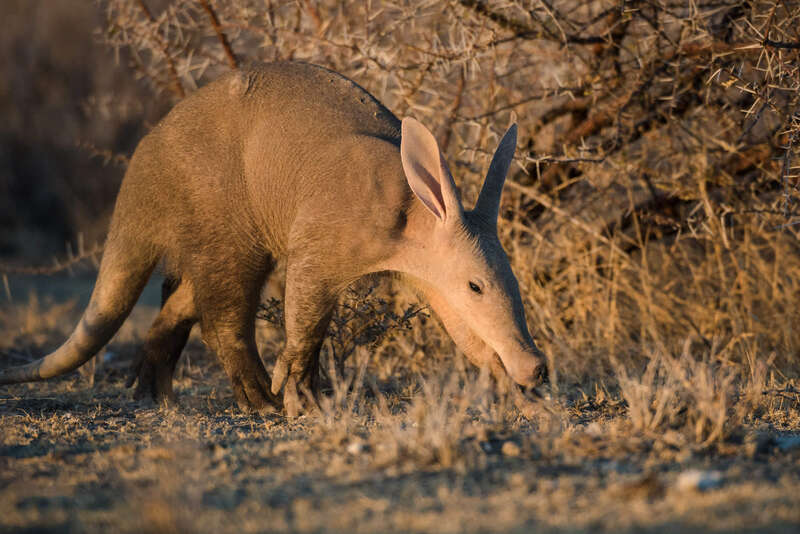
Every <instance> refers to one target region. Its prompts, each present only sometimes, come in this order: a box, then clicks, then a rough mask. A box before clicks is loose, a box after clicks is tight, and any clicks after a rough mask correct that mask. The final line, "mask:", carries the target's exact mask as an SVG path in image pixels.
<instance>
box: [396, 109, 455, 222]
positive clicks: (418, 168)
mask: <svg viewBox="0 0 800 534" xmlns="http://www.w3.org/2000/svg"><path fill="white" fill-rule="evenodd" d="M400 157H401V159H402V162H403V172H405V175H406V180H408V185H409V186H410V187H411V190H412V191H413V192H414V194H415V195H416V196H417V198H418V199H419V200H420V201H421V202H422V203H423V204H424V205H425V207H427V208H428V209H429V210H430V211H431V213H433V214H434V215H435V216H436V217H438V218H439V220H440V221H443V222H444V221H446V220H447V219H448V218H450V217H453V216H455V215H457V214H458V213H459V212H460V211H461V201H460V200H459V199H458V195H457V193H456V185H455V183H454V182H453V177H452V175H451V174H450V170H449V169H448V168H447V163H446V162H445V160H444V156H443V155H442V153H441V151H440V150H439V145H438V144H436V139H435V138H434V137H433V134H432V133H431V132H430V131H429V130H428V129H427V128H426V127H425V126H423V125H422V123H420V122H419V121H418V120H416V119H412V118H411V117H406V118H405V119H403V126H402V132H401V138H400Z"/></svg>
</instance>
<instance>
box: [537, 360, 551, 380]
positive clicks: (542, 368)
mask: <svg viewBox="0 0 800 534" xmlns="http://www.w3.org/2000/svg"><path fill="white" fill-rule="evenodd" d="M533 379H534V381H535V382H536V384H538V385H541V384H545V383H547V382H549V381H550V377H549V375H548V373H547V364H546V363H540V364H539V365H537V366H536V369H534V370H533Z"/></svg>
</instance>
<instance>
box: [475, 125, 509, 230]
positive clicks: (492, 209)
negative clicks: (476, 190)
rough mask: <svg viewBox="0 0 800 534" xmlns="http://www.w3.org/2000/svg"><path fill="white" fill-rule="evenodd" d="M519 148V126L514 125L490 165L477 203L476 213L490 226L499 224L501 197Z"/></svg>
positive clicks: (504, 137) (498, 147) (502, 140)
mask: <svg viewBox="0 0 800 534" xmlns="http://www.w3.org/2000/svg"><path fill="white" fill-rule="evenodd" d="M516 148H517V125H516V124H512V125H511V127H510V128H509V129H508V131H507V132H506V134H505V135H504V136H503V138H502V139H501V140H500V144H499V145H498V146H497V150H496V151H495V153H494V157H492V162H491V163H490V164H489V172H488V173H486V179H485V180H484V181H483V187H482V188H481V193H480V195H478V201H477V202H476V203H475V209H474V210H473V211H474V212H476V213H479V214H480V215H481V216H482V217H483V218H484V220H486V221H488V222H489V223H490V224H495V225H496V224H497V216H498V214H499V212H500V195H501V194H502V193H503V184H504V183H505V181H506V174H508V167H509V166H510V165H511V160H513V159H514V150H515V149H516Z"/></svg>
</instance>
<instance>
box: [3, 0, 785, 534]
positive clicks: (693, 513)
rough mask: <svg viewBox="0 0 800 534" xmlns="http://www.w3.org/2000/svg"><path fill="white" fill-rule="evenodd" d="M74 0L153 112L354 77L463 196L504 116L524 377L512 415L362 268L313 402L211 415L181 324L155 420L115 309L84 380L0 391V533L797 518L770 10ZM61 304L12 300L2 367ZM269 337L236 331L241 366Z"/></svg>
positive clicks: (721, 527)
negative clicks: (412, 131)
mask: <svg viewBox="0 0 800 534" xmlns="http://www.w3.org/2000/svg"><path fill="white" fill-rule="evenodd" d="M100 6H101V7H102V8H103V9H104V13H105V14H106V18H107V26H106V27H105V28H103V29H102V30H101V31H100V34H99V35H100V37H101V38H102V39H103V40H104V41H106V42H107V43H108V44H110V45H111V46H112V47H115V48H116V49H117V50H118V51H119V53H120V57H121V58H122V59H123V60H124V62H125V64H126V65H127V66H129V67H131V72H133V73H134V75H135V76H136V77H138V78H139V79H141V80H144V81H145V82H147V84H148V85H149V87H150V88H152V89H153V91H154V95H155V100H158V101H159V102H161V103H162V104H163V102H164V101H165V100H170V99H177V98H179V97H180V96H181V95H184V94H187V93H189V92H191V91H192V90H194V89H195V88H196V87H197V86H198V85H199V84H202V83H204V82H205V81H206V80H208V79H211V78H214V77H215V76H217V75H218V74H219V73H221V72H224V71H225V70H227V69H229V68H231V67H232V65H236V64H244V63H246V62H248V61H256V60H273V59H301V60H308V61H313V62H316V63H320V64H323V65H326V66H328V67H331V68H333V69H335V70H338V71H340V72H343V73H344V74H346V75H349V76H351V77H353V78H354V79H356V80H357V81H358V82H359V83H361V84H362V85H364V86H365V87H366V88H368V89H369V90H370V91H371V92H373V93H374V94H375V95H376V96H377V97H378V98H379V99H380V100H382V101H383V102H384V103H386V104H387V106H388V107H389V108H390V109H392V110H393V111H394V112H395V113H397V114H398V115H401V116H402V115H409V114H410V115H415V116H417V117H419V118H420V119H421V120H423V122H425V123H426V124H428V125H429V126H431V128H432V129H433V130H434V131H435V132H436V133H437V137H438V138H439V141H440V143H441V144H442V146H443V147H444V149H445V151H446V152H447V155H448V158H449V161H450V162H451V163H452V166H453V168H454V173H455V174H456V175H457V180H459V182H460V185H461V189H462V192H463V195H464V197H465V199H466V202H465V203H466V204H467V205H469V203H470V200H471V199H473V198H474V197H475V194H476V192H477V184H479V183H480V179H481V175H482V172H483V171H484V170H485V168H486V167H487V166H488V155H489V153H490V151H491V149H492V148H493V146H494V144H495V143H496V142H497V134H498V133H501V132H502V131H504V129H505V126H506V125H507V124H508V123H509V122H510V121H511V120H515V121H517V122H518V123H519V125H520V142H519V146H518V152H517V156H518V159H517V166H516V167H515V168H514V169H513V172H512V174H511V175H510V177H509V183H508V186H507V189H506V193H505V195H504V206H503V210H502V211H503V213H502V220H501V221H500V232H501V239H502V240H503V243H504V245H505V247H506V249H507V251H508V252H509V255H510V257H511V259H512V264H513V268H514V271H515V273H516V274H517V277H518V278H519V280H520V285H521V286H522V290H523V297H524V299H525V304H526V308H527V312H528V319H529V323H530V325H531V327H532V331H533V332H535V333H536V337H537V341H538V343H539V345H540V346H541V348H542V349H543V350H544V352H545V353H546V354H547V355H548V357H549V359H550V368H551V374H552V383H551V386H550V391H549V393H548V398H546V399H545V400H544V401H542V402H540V403H538V405H537V407H536V409H534V410H532V411H529V412H526V413H524V414H523V413H521V412H520V411H519V410H518V409H517V408H516V407H515V406H516V402H515V401H517V400H518V399H515V397H514V395H515V393H513V392H503V391H502V390H501V389H502V388H496V387H495V386H494V385H493V384H492V383H491V381H490V380H489V379H488V378H487V377H486V376H483V375H481V374H480V373H479V372H478V371H476V370H474V369H471V368H468V366H467V365H466V364H465V362H464V359H463V358H462V357H461V356H460V355H458V354H457V351H456V350H455V349H454V348H453V346H452V344H451V343H450V341H449V340H448V339H447V337H446V335H445V334H444V333H443V331H442V330H441V329H440V328H438V326H437V324H436V321H435V319H433V318H428V317H425V313H421V314H418V313H416V312H417V311H418V308H417V303H416V302H415V301H414V300H413V299H411V298H410V297H408V296H407V295H405V294H404V293H403V292H402V290H401V289H400V288H396V287H393V286H392V285H391V284H386V285H382V286H381V287H379V288H378V289H376V290H375V291H374V292H371V293H370V292H369V290H364V289H363V288H362V289H360V290H358V291H360V292H356V293H354V294H351V295H348V296H346V298H345V299H344V300H343V303H342V306H341V307H340V309H339V312H338V315H337V320H336V321H334V323H333V325H332V329H331V335H330V337H329V340H328V341H327V342H326V344H325V346H324V348H323V354H322V361H323V373H322V375H321V378H322V379H323V381H324V382H325V390H326V395H325V396H323V397H322V398H321V399H319V409H318V411H317V412H316V413H314V414H310V415H307V416H304V417H303V418H301V419H299V420H297V421H287V420H284V419H282V418H280V417H277V416H276V417H273V418H267V419H259V418H250V417H245V416H242V415H239V414H238V413H237V412H236V411H235V410H234V402H233V399H232V397H231V394H230V391H229V388H228V384H227V383H226V381H225V380H224V378H223V376H222V374H221V372H220V370H219V369H218V367H217V365H216V364H215V363H214V362H213V361H212V360H211V358H210V357H209V355H208V354H207V353H206V352H205V351H204V349H203V348H202V347H201V346H200V345H199V344H198V342H197V341H196V340H194V341H193V342H191V343H190V347H189V349H188V351H187V354H186V356H185V358H184V359H183V360H182V363H181V364H180V365H179V369H178V373H177V384H176V389H177V390H178V392H179V395H180V397H181V400H182V404H181V407H180V408H179V409H177V410H175V411H164V410H160V409H157V408H153V407H148V406H140V405H138V404H136V403H134V402H132V401H131V400H130V394H129V392H127V391H124V390H123V388H122V383H123V381H124V380H123V379H124V377H123V374H124V371H125V365H126V364H127V363H128V361H129V360H130V358H131V356H132V354H133V351H134V350H135V342H136V341H137V339H138V338H139V337H140V336H141V335H142V333H143V331H144V328H146V316H147V314H148V312H147V311H140V312H138V313H139V314H140V316H139V317H138V318H136V317H134V319H133V320H132V321H131V322H130V323H128V325H127V326H126V331H125V332H124V333H123V334H122V336H120V337H119V338H118V339H117V340H116V341H115V342H114V343H113V344H112V346H111V351H112V352H113V353H114V354H115V355H116V356H115V357H114V358H109V359H107V360H106V359H103V360H99V361H98V363H97V369H95V370H94V372H93V373H89V376H82V377H77V376H73V377H67V378H64V379H61V380H57V381H53V382H49V383H46V384H36V385H21V386H17V387H13V388H8V390H5V391H4V392H3V397H2V401H0V402H2V404H0V420H2V428H3V434H2V445H1V446H2V449H1V450H2V453H1V454H0V463H2V469H1V470H0V488H3V489H0V503H2V504H0V517H2V519H0V524H2V525H3V526H8V527H20V528H22V527H32V528H39V527H42V528H44V527H48V528H53V529H56V530H69V529H74V530H81V531H82V530H86V531H99V530H109V529H111V530H115V531H116V530H120V531H142V530H146V531H158V532H167V531H178V532H181V531H200V532H206V531H209V532H210V531H213V532H217V531H220V532H227V531H237V532H256V531H264V530H269V531H310V532H314V531H348V532H351V531H358V532H387V531H398V532H399V531H420V532H421V531H430V532H485V531H504V532H528V531H531V530H535V531H542V532H546V531H574V532H584V531H585V532H588V531H598V530H604V531H614V532H617V531H642V530H645V531H675V530H682V531H684V530H685V531H698V532H700V531H704V532H705V531H708V530H715V531H754V532H755V531H758V532H771V531H774V532H783V531H786V532H793V531H795V530H796V529H797V528H798V525H800V515H798V510H800V497H798V496H800V441H799V440H800V438H798V434H800V359H799V358H798V355H799V354H800V330H798V329H797V328H796V325H797V324H800V314H799V313H798V306H797V303H798V302H800V239H798V238H800V235H798V232H800V225H797V224H796V222H797V212H796V209H797V201H798V189H797V168H798V167H797V165H798V164H797V161H798V160H797V152H798V140H800V133H798V131H799V130H798V128H800V122H798V118H797V117H798V115H797V114H798V109H800V108H798V105H799V103H800V70H799V69H798V65H800V48H798V46H797V42H798V38H799V37H798V34H797V28H798V27H799V26H798V17H800V6H798V4H797V3H796V2H786V1H776V2H737V1H731V2H694V3H689V4H683V3H673V2H665V1H656V2H626V3H625V4H624V5H623V6H620V5H618V4H615V3H613V2H604V1H597V2H571V1H564V2H561V1H558V2H540V1H531V2H527V1H520V2H510V1H509V2H482V1H472V0H460V1H447V2H410V3H409V2H394V1H389V0H386V1H373V2H362V3H340V2H333V1H330V2H328V1H321V2H308V1H294V0H292V1H270V2H266V3H263V2H249V1H246V0H236V1H232V2H213V1H210V2H193V1H188V0H172V1H167V0H165V1H163V2H155V1H153V2H149V1H144V2H142V1H138V0H136V1H128V0H108V1H103V2H100ZM11 282H12V285H13V283H15V279H14V278H11ZM365 291H366V293H365ZM389 297H391V298H389ZM266 303H267V306H266V307H265V309H264V317H265V318H267V319H269V320H270V321H271V322H272V323H278V324H279V323H280V314H279V313H276V308H275V306H274V302H273V303H272V304H273V305H272V306H270V305H269V304H270V301H269V300H267V301H266ZM151 311H152V310H151ZM77 312H78V310H77V309H76V308H75V307H74V306H73V307H70V306H68V305H64V304H55V305H51V304H48V305H46V306H42V305H41V304H40V303H39V302H38V301H37V300H30V301H27V302H26V301H24V300H22V299H19V297H15V300H14V301H13V302H11V303H9V304H8V305H5V306H4V307H2V308H0V332H2V334H3V337H2V338H1V339H2V342H0V353H1V354H2V358H0V365H3V366H5V365H11V364H13V363H17V362H18V361H20V360H25V359H29V358H30V357H32V356H33V355H35V354H40V353H41V352H42V351H44V350H47V349H48V348H52V347H53V346H55V345H57V344H58V343H60V342H61V341H62V340H63V336H64V335H65V334H66V333H67V332H68V330H69V328H70V327H71V325H72V324H74V322H75V320H76V313H77ZM281 342H282V334H281V333H280V330H279V329H276V328H275V327H274V325H271V324H269V323H268V322H263V323H262V328H261V329H260V331H259V344H260V347H261V351H262V355H263V357H264V360H265V362H266V364H267V366H268V367H269V366H271V365H272V359H273V356H274V354H276V352H277V350H278V349H279V347H280V344H281ZM95 375H96V377H97V382H98V383H97V384H96V385H95V387H94V388H89V387H87V384H88V381H89V378H90V377H93V376H95Z"/></svg>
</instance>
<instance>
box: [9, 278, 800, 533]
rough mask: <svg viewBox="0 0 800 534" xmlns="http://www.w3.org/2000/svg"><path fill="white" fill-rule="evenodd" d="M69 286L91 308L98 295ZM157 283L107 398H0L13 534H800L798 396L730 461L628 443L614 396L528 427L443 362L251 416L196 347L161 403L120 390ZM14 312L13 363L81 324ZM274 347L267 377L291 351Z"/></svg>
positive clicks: (691, 449) (373, 376)
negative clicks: (316, 406) (310, 410)
mask: <svg viewBox="0 0 800 534" xmlns="http://www.w3.org/2000/svg"><path fill="white" fill-rule="evenodd" d="M71 283H72V284H73V286H72V287H73V288H76V289H78V291H76V293H77V294H78V295H79V298H81V297H80V295H82V294H84V293H85V291H84V290H87V291H88V288H89V287H90V285H91V284H90V283H89V284H88V285H86V284H84V286H85V287H84V286H81V284H82V282H79V283H77V286H81V287H76V285H75V283H74V280H73V282H71ZM66 284H67V285H69V284H70V282H66ZM34 285H35V284H34ZM57 286H58V284H55V285H52V286H51V287H57ZM20 289H21V286H20V285H17V286H15V287H13V288H12V291H13V293H14V294H16V295H21V294H26V292H24V291H20ZM157 289H158V288H157V284H155V285H153V286H152V287H151V288H149V289H148V296H146V298H145V301H144V305H142V306H139V307H138V308H137V310H136V311H135V313H134V315H133V316H132V319H131V320H130V321H129V322H128V323H127V324H126V326H125V328H124V329H123V331H122V332H121V333H120V335H119V336H118V337H117V339H116V340H115V341H114V342H112V344H111V345H110V346H109V349H108V351H107V352H104V353H103V355H101V358H102V359H100V360H98V362H97V364H96V369H95V373H94V384H93V385H92V384H91V375H90V374H88V373H86V372H84V373H82V374H81V373H74V374H72V375H69V376H66V377H63V378H60V379H56V380H52V381H49V382H46V383H37V384H23V385H18V386H13V387H4V388H2V389H0V428H1V429H2V432H1V433H0V530H2V531H4V532H47V531H52V532H290V531H295V532H443V533H444V532H453V533H456V532H520V533H522V532H598V531H606V532H678V531H680V532H708V531H713V532H798V531H799V530H798V529H800V437H798V431H800V421H798V418H797V413H798V411H797V406H796V404H797V403H796V401H794V404H792V401H791V400H787V401H786V403H784V404H779V405H776V407H775V410H773V411H772V412H770V413H768V414H762V415H759V416H754V417H753V419H752V421H751V422H750V423H749V424H748V425H747V427H745V428H743V430H742V431H741V432H739V433H736V434H735V435H732V436H730V437H729V438H728V439H726V440H725V441H724V442H721V443H719V444H718V445H717V446H715V447H712V448H708V447H705V448H702V447H697V446H693V445H692V444H690V443H689V444H681V443H679V442H675V441H674V440H673V442H672V444H670V440H668V439H660V438H659V437H658V436H648V435H646V434H642V433H641V432H634V431H631V430H630V425H629V423H628V421H627V417H626V415H625V410H624V407H623V406H622V405H621V404H620V403H619V402H616V401H612V400H608V399H601V398H599V397H595V398H588V399H584V400H580V399H579V398H578V399H576V398H574V397H569V398H568V397H567V396H564V397H563V398H562V399H561V400H559V398H554V400H553V403H554V405H555V404H558V406H559V407H558V409H557V410H555V411H553V410H552V409H551V410H547V409H544V408H543V409H542V411H541V414H540V416H538V417H533V418H525V417H522V416H521V415H520V414H519V412H518V411H517V410H516V409H515V408H514V407H513V406H510V405H508V403H507V402H506V401H505V400H504V399H503V398H501V397H497V396H496V395H493V394H492V393H491V392H487V391H486V390H484V389H481V388H480V384H479V382H480V379H479V378H475V373H470V372H468V371H466V372H465V371H464V370H463V366H462V365H461V364H460V363H459V362H457V361H453V359H452V357H445V358H443V360H442V361H444V362H445V363H447V362H449V363H448V364H447V365H445V366H444V367H445V369H441V370H440V372H438V373H437V372H434V373H433V374H427V375H423V376H417V377H416V378H413V379H407V378H405V377H403V378H401V379H397V380H391V379H389V378H387V377H386V376H381V373H380V372H379V371H374V372H373V369H374V368H375V367H376V366H375V365H373V364H370V366H368V371H367V374H366V375H365V376H366V378H365V382H369V383H371V384H372V386H371V387H361V388H360V389H359V388H356V391H351V392H349V393H348V392H345V393H344V394H343V395H340V396H337V394H336V393H335V392H334V393H331V394H330V395H329V396H332V397H335V400H336V402H335V403H329V405H328V408H325V409H323V410H322V412H321V413H320V412H318V413H315V414H310V415H306V416H303V417H300V418H299V419H295V420H287V419H286V418H284V417H283V416H281V415H273V416H265V417H260V416H256V417H254V416H248V415H243V414H241V413H240V412H238V410H237V409H236V407H235V403H234V401H233V397H232V394H231V391H230V389H229V385H228V383H227V379H226V378H225V376H224V375H223V373H222V372H221V370H220V368H219V366H218V365H217V364H216V362H215V360H214V359H213V357H212V356H211V355H210V354H209V353H208V352H207V350H206V349H205V347H204V346H203V345H202V344H201V343H200V342H199V340H197V339H196V338H193V339H192V340H191V341H190V344H189V347H188V349H187V351H186V354H185V356H184V358H183V359H182V362H181V363H180V365H179V369H178V372H177V380H176V391H177V392H178V395H179V398H180V406H179V407H177V408H175V409H168V408H159V407H154V406H152V405H148V404H147V403H138V402H135V401H133V400H132V397H131V392H130V390H128V389H126V388H125V387H124V380H125V378H126V372H127V366H128V365H129V364H130V361H131V359H132V358H133V357H134V355H135V353H136V347H137V344H138V342H140V340H141V336H142V335H143V333H144V331H145V329H146V326H147V322H148V320H149V319H150V318H151V317H152V315H153V313H155V308H154V306H153V304H154V303H155V302H157V295H158V293H157ZM38 292H39V293H47V291H46V289H42V288H41V287H40V288H39V290H38ZM17 298H19V297H15V300H14V302H12V303H11V304H7V305H5V307H4V308H2V309H3V310H4V312H3V313H4V315H2V316H0V319H2V322H1V323H0V331H1V332H3V333H4V335H5V336H7V338H10V340H7V341H9V342H8V343H4V344H3V345H2V346H0V365H2V366H8V365H11V364H13V363H19V360H24V359H26V358H30V356H31V355H32V354H35V353H38V352H41V351H43V350H47V349H48V348H52V347H53V346H57V344H58V343H59V342H60V341H61V340H62V339H63V336H64V335H65V333H67V332H68V331H69V329H70V328H71V325H72V324H74V322H75V320H76V319H77V317H78V315H79V311H80V307H79V306H69V305H67V304H59V302H60V299H61V297H60V295H54V294H53V293H52V292H51V294H50V296H49V297H48V296H45V295H42V296H41V297H40V298H39V299H33V301H32V300H31V299H30V298H25V299H20V300H16V299H17ZM44 309H47V310H48V311H47V313H44V312H42V311H41V310H44ZM26 314H27V315H26ZM30 316H35V317H36V322H35V324H30V323H29V322H28V323H26V317H30ZM30 321H33V319H30ZM264 336H265V338H269V336H270V334H269V332H267V333H265V334H264ZM278 341H279V340H277V341H275V343H278ZM12 342H13V343H12ZM12 345H13V348H12ZM262 349H263V350H264V352H265V353H264V358H265V360H267V364H268V366H269V354H268V353H269V351H270V350H274V349H275V347H274V346H270V345H269V343H262ZM448 358H449V359H448ZM447 367H450V368H451V369H447ZM453 373H456V379H452V375H453ZM334 389H335V388H334ZM465 399H466V400H465ZM323 405H324V403H323Z"/></svg>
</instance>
